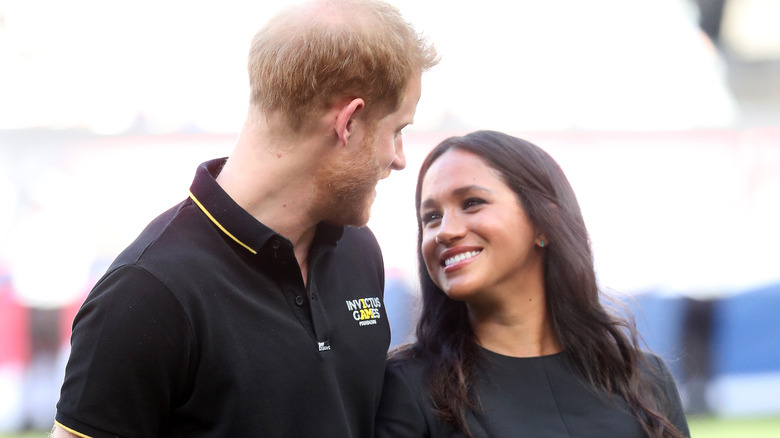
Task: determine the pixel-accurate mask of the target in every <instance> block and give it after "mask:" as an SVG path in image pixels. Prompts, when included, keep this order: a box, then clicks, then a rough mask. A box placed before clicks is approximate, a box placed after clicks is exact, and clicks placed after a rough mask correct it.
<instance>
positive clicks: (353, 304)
mask: <svg viewBox="0 0 780 438" xmlns="http://www.w3.org/2000/svg"><path fill="white" fill-rule="evenodd" d="M381 308H382V300H380V299H379V297H366V298H360V299H358V300H350V301H347V310H349V311H350V312H352V318H354V319H355V321H357V322H358V324H360V325H361V326H365V325H374V324H376V320H377V319H379V318H380V317H381V316H382V315H381V313H380V312H379V309H381Z"/></svg>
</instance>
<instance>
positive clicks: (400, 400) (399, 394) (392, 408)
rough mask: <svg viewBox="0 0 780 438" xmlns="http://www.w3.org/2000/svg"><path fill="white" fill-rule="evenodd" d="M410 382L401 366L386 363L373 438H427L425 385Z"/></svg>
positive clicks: (399, 364)
mask: <svg viewBox="0 0 780 438" xmlns="http://www.w3.org/2000/svg"><path fill="white" fill-rule="evenodd" d="M419 380H420V381H419V382H414V383H412V382H410V381H409V379H408V378H407V376H406V375H405V374H404V370H403V366H402V365H401V363H393V362H389V363H388V365H387V368H386V370H385V380H384V386H383V389H382V398H381V400H380V402H379V409H378V412H377V417H376V430H375V434H374V436H375V438H419V437H430V436H431V433H430V430H429V428H428V424H427V421H426V419H425V415H424V414H423V409H426V408H425V407H424V406H423V404H422V397H424V394H426V391H425V388H426V386H425V384H424V382H423V381H422V379H419Z"/></svg>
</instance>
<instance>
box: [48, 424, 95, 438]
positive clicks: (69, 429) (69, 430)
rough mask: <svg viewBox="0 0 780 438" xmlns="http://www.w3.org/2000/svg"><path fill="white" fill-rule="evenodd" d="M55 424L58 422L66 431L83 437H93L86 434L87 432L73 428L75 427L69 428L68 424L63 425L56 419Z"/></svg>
mask: <svg viewBox="0 0 780 438" xmlns="http://www.w3.org/2000/svg"><path fill="white" fill-rule="evenodd" d="M54 424H56V425H57V426H58V427H60V428H62V430H66V431H68V432H70V433H72V434H73V435H76V436H80V437H81V438H92V437H91V436H89V435H85V434H83V433H81V432H78V431H75V430H73V429H71V428H69V427H67V426H63V424H62V423H60V422H59V421H57V420H54Z"/></svg>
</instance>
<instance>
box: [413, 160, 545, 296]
mask: <svg viewBox="0 0 780 438" xmlns="http://www.w3.org/2000/svg"><path fill="white" fill-rule="evenodd" d="M420 199H421V204H420V212H419V213H420V218H421V221H422V230H423V231H422V246H421V250H422V254H423V258H424V259H425V265H426V267H427V269H428V274H429V275H430V276H431V279H432V280H433V282H434V283H436V285H437V286H439V288H441V289H442V290H443V291H444V292H445V293H446V294H447V295H448V296H449V297H450V298H453V299H456V300H460V301H464V302H467V303H474V304H476V303H478V302H480V301H482V302H490V301H494V300H495V299H497V298H499V297H501V296H502V294H509V295H510V296H511V295H515V296H516V295H517V294H518V292H521V291H523V290H524V288H528V287H541V286H542V284H543V275H542V273H543V263H542V250H541V248H539V247H538V246H537V244H538V243H540V242H541V239H542V237H541V236H537V233H536V230H535V228H534V226H533V225H532V224H531V223H530V221H529V220H528V219H527V217H526V214H525V211H524V210H523V208H522V206H521V205H520V201H519V200H518V198H517V196H516V195H515V193H514V192H513V191H512V190H511V189H510V188H509V187H508V186H507V185H506V184H505V183H504V181H503V180H502V179H501V178H500V177H499V174H498V172H497V171H496V170H494V169H493V168H491V167H490V166H488V165H487V164H486V163H485V162H484V161H483V160H482V159H481V158H479V157H478V156H476V155H474V154H472V153H470V152H465V151H460V150H457V149H452V150H450V151H448V152H445V153H444V154H443V155H442V156H441V157H439V158H438V159H437V160H436V161H435V162H434V163H433V164H432V165H431V167H430V168H429V169H428V172H427V173H426V174H425V176H424V179H423V182H422V187H421V198H420Z"/></svg>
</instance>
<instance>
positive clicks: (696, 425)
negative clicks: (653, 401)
mask: <svg viewBox="0 0 780 438" xmlns="http://www.w3.org/2000/svg"><path fill="white" fill-rule="evenodd" d="M688 424H689V425H690V427H691V437H692V438H780V416H778V417H769V418H738V419H732V418H728V419H725V418H712V417H689V418H688ZM47 437H48V433H47V432H26V433H20V434H2V433H0V438H47Z"/></svg>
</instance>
